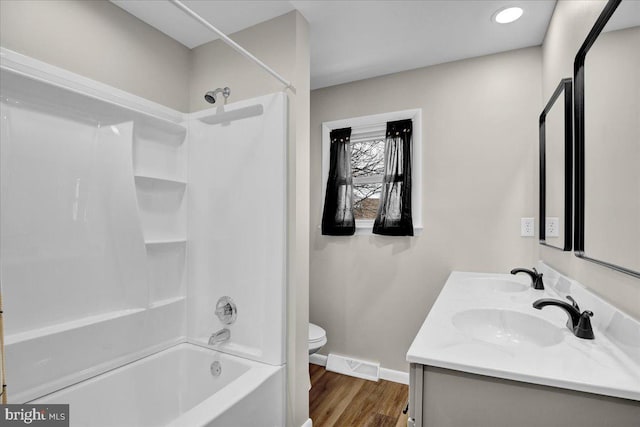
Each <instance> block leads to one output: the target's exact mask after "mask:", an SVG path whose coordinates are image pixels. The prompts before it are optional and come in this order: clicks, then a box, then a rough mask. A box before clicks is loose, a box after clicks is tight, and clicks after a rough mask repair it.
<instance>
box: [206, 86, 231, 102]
mask: <svg viewBox="0 0 640 427" xmlns="http://www.w3.org/2000/svg"><path fill="white" fill-rule="evenodd" d="M219 93H222V96H224V99H225V100H226V99H227V98H228V97H229V95H231V89H229V88H228V87H225V88H224V89H222V88H217V89H216V90H210V91H209V92H207V93H205V94H204V100H205V101H207V102H208V103H209V104H215V103H216V95H217V94H219Z"/></svg>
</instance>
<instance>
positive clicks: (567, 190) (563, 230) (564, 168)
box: [538, 78, 573, 251]
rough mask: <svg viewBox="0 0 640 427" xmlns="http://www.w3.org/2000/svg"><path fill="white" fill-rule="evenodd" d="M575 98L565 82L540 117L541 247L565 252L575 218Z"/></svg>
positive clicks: (568, 246) (562, 81) (568, 248)
mask: <svg viewBox="0 0 640 427" xmlns="http://www.w3.org/2000/svg"><path fill="white" fill-rule="evenodd" d="M572 97H573V90H572V84H571V79H570V78H566V79H562V80H561V81H560V84H558V87H557V88H556V90H555V91H554V92H553V95H551V99H549V102H548V103H547V105H546V106H545V107H544V110H542V114H540V218H539V224H540V227H539V231H538V232H539V235H540V244H541V245H545V246H549V247H552V248H555V249H560V250H563V251H570V250H571V232H572V216H573V215H572V205H573V199H572V190H573V114H572V107H573V104H572V102H571V100H572ZM547 184H550V185H547Z"/></svg>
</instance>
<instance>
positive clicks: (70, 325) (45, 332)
mask: <svg viewBox="0 0 640 427" xmlns="http://www.w3.org/2000/svg"><path fill="white" fill-rule="evenodd" d="M144 310H145V309H144V308H130V309H124V310H117V311H110V312H107V313H102V314H97V315H94V316H87V317H82V318H79V319H76V320H72V321H68V322H62V323H57V324H55V325H51V326H45V327H43V328H38V329H31V330H28V331H24V332H19V333H17V334H9V335H7V336H6V337H5V339H4V344H5V345H11V344H17V343H20V342H23V341H29V340H33V339H36V338H42V337H47V336H50V335H54V334H57V333H60V332H66V331H70V330H73V329H78V328H82V327H85V326H89V325H93V324H97V323H101V322H106V321H109V320H113V319H118V318H121V317H125V316H130V315H132V314H136V313H139V312H141V311H144Z"/></svg>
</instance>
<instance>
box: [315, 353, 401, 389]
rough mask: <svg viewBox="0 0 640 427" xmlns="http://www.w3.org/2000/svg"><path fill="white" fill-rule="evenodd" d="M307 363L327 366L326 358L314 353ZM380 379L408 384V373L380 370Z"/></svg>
mask: <svg viewBox="0 0 640 427" xmlns="http://www.w3.org/2000/svg"><path fill="white" fill-rule="evenodd" d="M309 363H313V364H314V365H320V366H327V356H325V355H324V354H320V353H315V354H312V355H310V356H309ZM380 378H381V379H383V380H387V381H392V382H394V383H400V384H407V385H408V384H409V373H408V372H402V371H396V370H395V369H387V368H380Z"/></svg>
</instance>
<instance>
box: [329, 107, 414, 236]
mask: <svg viewBox="0 0 640 427" xmlns="http://www.w3.org/2000/svg"><path fill="white" fill-rule="evenodd" d="M406 119H410V120H411V121H412V122H413V136H412V138H413V143H412V144H411V154H412V156H411V162H412V165H411V215H412V217H413V229H414V235H420V234H421V233H422V229H423V225H422V109H421V108H417V109H411V110H402V111H393V112H389V113H382V114H373V115H368V116H360V117H352V118H348V119H340V120H333V121H328V122H323V123H322V194H321V198H322V203H321V204H320V210H321V211H322V209H323V207H324V199H325V196H326V192H327V177H328V176H329V161H330V160H329V159H330V149H331V139H330V134H331V131H332V130H334V129H340V128H346V127H350V128H351V139H353V138H354V137H355V138H357V137H358V136H359V135H362V136H363V137H366V134H371V135H372V136H374V135H378V134H379V132H382V134H383V135H384V133H385V131H386V126H387V122H392V121H396V120H406ZM373 223H374V220H366V219H356V233H355V234H356V235H371V234H373V233H372V231H373Z"/></svg>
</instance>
